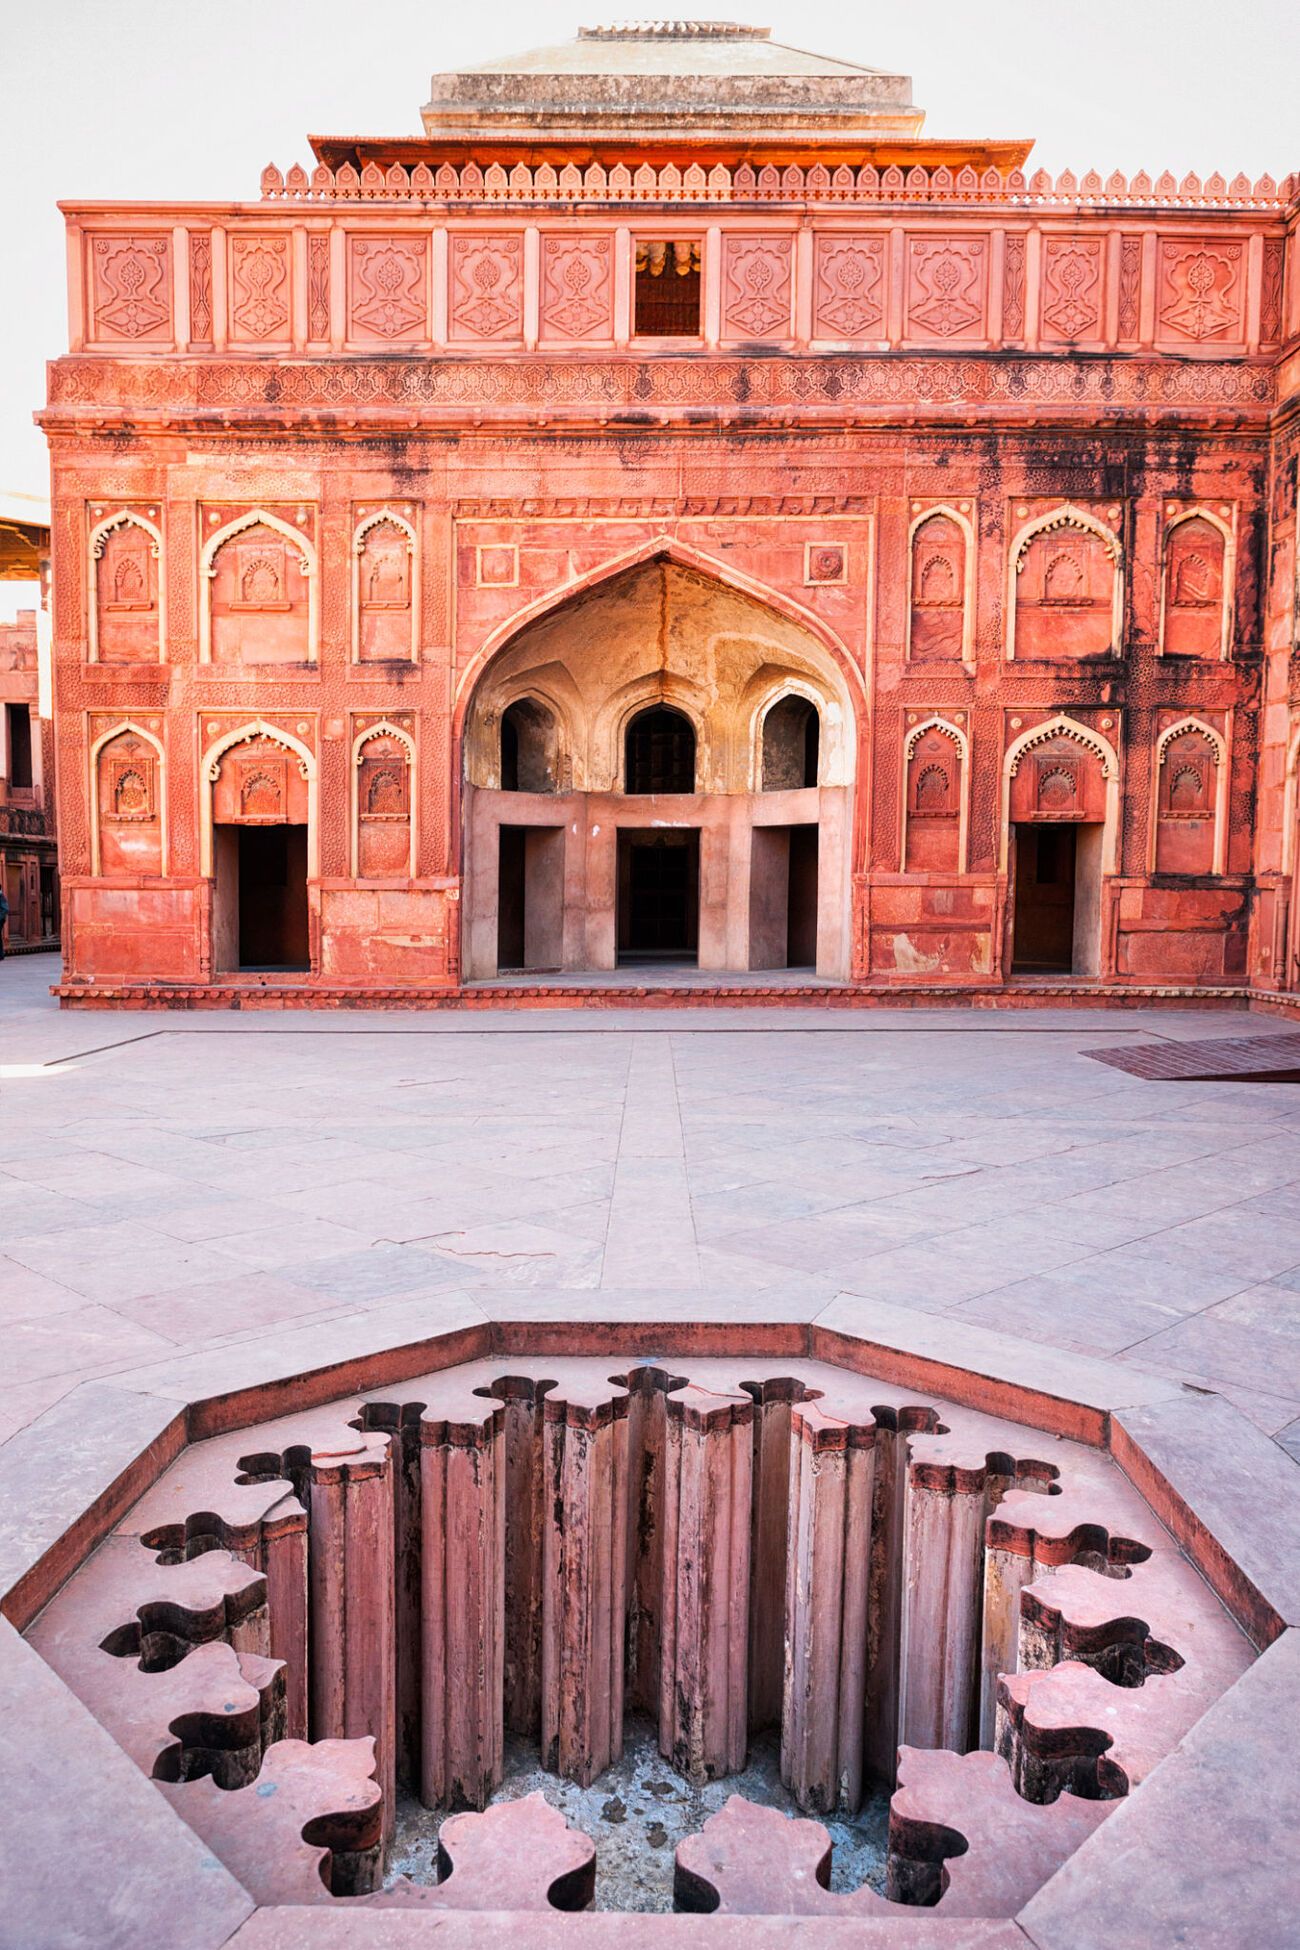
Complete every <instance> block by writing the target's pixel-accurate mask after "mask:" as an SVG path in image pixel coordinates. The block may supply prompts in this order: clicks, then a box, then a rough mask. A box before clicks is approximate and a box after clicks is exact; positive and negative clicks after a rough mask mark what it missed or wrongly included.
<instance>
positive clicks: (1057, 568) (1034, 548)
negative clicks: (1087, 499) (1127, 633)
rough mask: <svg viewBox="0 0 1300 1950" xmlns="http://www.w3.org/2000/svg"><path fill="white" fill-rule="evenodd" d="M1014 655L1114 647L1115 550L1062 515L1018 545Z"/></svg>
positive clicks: (1076, 653) (1096, 653)
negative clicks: (1019, 547) (1020, 545)
mask: <svg viewBox="0 0 1300 1950" xmlns="http://www.w3.org/2000/svg"><path fill="white" fill-rule="evenodd" d="M1015 571H1016V573H1015V585H1016V586H1015V604H1016V634H1015V654H1016V656H1017V657H1018V658H1029V657H1051V658H1066V657H1104V656H1107V655H1109V654H1111V653H1112V652H1113V651H1114V648H1115V646H1114V643H1113V634H1114V599H1115V577H1116V575H1117V573H1118V567H1117V564H1116V562H1115V559H1114V552H1113V550H1112V548H1111V546H1110V544H1109V543H1107V542H1106V541H1105V540H1104V539H1103V537H1101V536H1100V535H1097V534H1095V533H1094V532H1093V531H1092V530H1091V529H1090V528H1087V527H1084V526H1083V525H1082V524H1080V523H1078V522H1077V521H1075V520H1073V519H1071V518H1069V517H1066V516H1063V517H1061V518H1060V519H1059V520H1056V521H1053V522H1052V523H1051V524H1050V525H1049V526H1048V527H1046V528H1040V529H1039V530H1038V532H1037V533H1036V534H1035V535H1034V536H1032V537H1031V539H1030V540H1029V541H1028V542H1027V543H1026V544H1025V546H1024V547H1023V548H1022V549H1021V551H1020V554H1019V556H1018V557H1017V560H1016V564H1015Z"/></svg>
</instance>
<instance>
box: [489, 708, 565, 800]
mask: <svg viewBox="0 0 1300 1950" xmlns="http://www.w3.org/2000/svg"><path fill="white" fill-rule="evenodd" d="M557 756H558V754H557V748H556V732H555V720H554V718H553V717H552V716H551V714H550V712H549V711H548V710H547V709H546V707H545V705H542V704H538V703H537V702H536V701H535V700H534V699H533V698H531V697H522V698H520V699H519V700H518V701H517V702H516V703H514V704H512V705H510V706H509V707H508V709H507V710H505V711H504V712H503V713H502V716H501V790H502V791H503V792H554V791H555V790H556V787H557V777H556V774H557Z"/></svg>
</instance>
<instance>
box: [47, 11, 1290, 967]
mask: <svg viewBox="0 0 1300 1950" xmlns="http://www.w3.org/2000/svg"><path fill="white" fill-rule="evenodd" d="M921 122H922V117H921V113H920V111H919V110H917V109H915V108H914V107H913V106H912V103H911V97H910V84H909V83H908V81H907V79H906V78H905V77H903V76H898V75H888V74H881V73H876V72H874V71H872V70H869V69H865V68H861V67H857V66H855V65H853V64H851V63H848V62H844V61H840V60H832V59H821V58H818V57H813V56H809V55H806V54H802V53H798V52H795V51H792V50H790V49H787V48H783V47H780V46H777V45H774V44H773V43H772V42H771V41H770V40H769V39H768V37H767V35H766V33H765V31H763V30H758V29H751V28H738V27H729V26H722V27H711V26H701V25H699V24H694V25H690V24H688V25H686V26H683V25H682V24H680V23H678V24H674V25H665V26H650V27H641V28H635V29H630V30H617V31H615V30H604V29H600V30H592V31H589V32H584V34H583V35H582V36H581V37H580V38H579V39H578V41H577V42H575V43H573V44H571V45H568V46H564V47H560V48H553V49H547V50H544V51H542V52H540V53H535V54H530V55H526V56H522V57H520V58H519V59H517V60H514V61H507V62H501V63H494V64H491V65H489V66H487V67H485V68H481V69H476V70H473V71H470V72H466V73H462V74H455V75H440V76H436V77H435V78H434V84H433V90H432V99H431V101H430V103H429V105H428V107H427V108H426V109H425V111H424V134H423V135H422V136H420V137H418V138H406V137H403V138H396V139H378V138H376V139H373V140H362V139H359V138H351V137H349V138H330V137H315V138H313V140H312V147H313V150H314V153H315V163H314V166H313V167H312V168H309V169H304V168H301V167H294V168H292V169H291V170H289V171H288V173H287V174H285V175H282V174H281V172H280V170H278V169H276V168H268V169H267V170H266V172H265V173H264V176H263V179H262V185H261V189H262V195H261V200H260V201H259V202H256V203H248V204H229V203H221V204H206V205H205V204H184V205H180V204H172V203H164V202H159V203H157V204H150V205H139V204H137V205H131V206H127V207H123V206H106V205H103V204H89V203H75V204H68V205H65V206H64V208H65V212H66V216H67V224H68V247H69V248H68V263H69V267H70V309H69V331H70V350H69V352H68V353H67V355H66V356H64V357H62V358H59V359H57V360H56V361H55V362H54V363H53V365H52V366H51V368H50V397H49V404H48V407H47V408H46V410H45V412H44V413H43V415H42V421H43V424H44V426H45V428H46V430H47V432H48V435H49V439H50V446H51V453H52V462H53V488H54V509H53V521H54V564H55V575H54V664H55V672H54V676H55V702H56V717H57V724H58V745H59V752H58V791H59V819H60V831H61V838H62V848H63V873H64V878H63V910H64V913H63V918H64V931H63V940H64V949H65V955H66V979H65V983H64V986H63V989H62V994H63V996H64V998H65V1000H80V1001H87V1000H100V999H108V1000H111V999H117V998H130V997H133V996H137V995H140V994H142V993H143V992H144V990H146V989H148V990H149V991H151V992H157V993H160V994H165V995H166V996H167V997H168V998H170V999H174V1000H178V1001H184V1000H191V1001H202V1000H213V1001H216V1000H222V999H230V998H232V997H234V996H238V995H247V993H248V991H249V990H254V991H256V990H259V989H260V990H264V991H268V992H273V993H274V994H275V995H277V996H280V997H283V998H285V999H289V1000H299V999H306V1000H313V1001H322V1002H324V1001H328V1000H332V999H343V998H346V997H348V996H355V995H359V996H362V997H371V998H376V999H377V998H378V997H380V996H381V995H382V996H384V997H389V998H391V997H397V998H398V999H408V998H410V999H420V998H424V997H434V996H436V995H438V994H439V993H440V992H441V993H445V992H447V991H448V990H450V989H453V988H455V987H456V986H458V985H462V984H471V983H473V982H476V981H479V980H482V979H484V978H490V977H493V976H495V975H497V973H498V971H499V970H502V969H510V970H529V971H533V979H534V980H538V981H540V980H542V979H543V977H542V975H541V971H550V970H564V971H582V970H593V971H609V970H614V969H616V968H622V969H623V970H624V971H625V972H626V975H627V979H628V980H629V981H637V980H641V979H643V978H644V969H645V966H646V965H647V964H654V963H655V962H656V961H657V962H660V963H664V964H667V965H669V966H671V965H673V964H677V963H681V962H694V963H697V965H698V967H699V968H700V969H701V970H708V971H717V972H718V979H719V983H720V985H725V983H726V980H727V977H726V974H725V971H749V970H755V969H772V970H780V969H786V968H793V967H803V968H813V967H815V969H816V971H817V973H818V974H819V975H820V976H822V977H824V978H831V979H833V980H834V981H835V982H837V983H839V984H852V985H855V986H856V987H857V988H859V989H860V990H861V992H862V993H863V994H864V995H870V994H902V993H905V992H909V991H910V992H912V993H914V994H915V993H935V992H936V991H938V992H970V991H977V990H983V991H989V992H993V993H999V992H1003V991H1007V990H1012V989H1015V990H1023V989H1025V988H1026V987H1028V988H1029V989H1031V990H1032V989H1034V988H1036V987H1040V986H1042V985H1043V981H1044V979H1045V978H1050V986H1051V988H1052V991H1053V992H1057V993H1059V992H1062V991H1068V990H1070V989H1071V988H1072V987H1073V988H1079V989H1083V990H1087V991H1089V992H1103V993H1113V992H1115V991H1132V990H1134V989H1138V988H1141V989H1144V990H1147V991H1149V990H1150V989H1152V988H1153V987H1154V988H1156V989H1159V990H1165V991H1171V992H1186V991H1187V990H1188V989H1192V990H1195V991H1198V992H1201V993H1204V994H1206V995H1209V994H1211V993H1216V992H1217V993H1218V994H1223V993H1225V992H1228V993H1232V994H1241V993H1244V992H1246V991H1247V990H1255V991H1257V992H1261V993H1262V992H1266V991H1267V992H1275V991H1285V990H1295V989H1296V988H1297V987H1300V920H1298V919H1297V913H1296V908H1297V902H1296V900H1295V899H1294V898H1293V892H1292V889H1293V885H1294V874H1295V866H1296V860H1297V854H1298V853H1300V832H1298V824H1300V809H1298V804H1297V793H1298V786H1297V773H1298V771H1300V764H1298V760H1300V658H1297V656H1296V654H1295V653H1294V651H1293V644H1294V641H1295V629H1296V625H1295V599H1294V598H1295V576H1296V549H1295V530H1296V478H1297V444H1298V442H1297V432H1296V408H1297V400H1298V397H1300V361H1298V359H1297V351H1298V349H1300V344H1298V336H1297V334H1298V330H1300V273H1297V270H1296V268H1295V258H1294V253H1293V251H1291V250H1290V249H1289V240H1290V239H1291V238H1292V237H1293V235H1294V232H1295V228H1296V222H1297V215H1298V214H1300V208H1298V204H1297V183H1296V180H1295V179H1294V178H1289V179H1288V180H1287V181H1286V182H1285V183H1284V184H1281V185H1278V184H1276V183H1274V182H1273V181H1272V180H1269V179H1265V180H1263V181H1261V182H1257V183H1251V182H1249V181H1247V180H1246V179H1245V178H1242V177H1238V178H1236V179H1234V180H1233V181H1232V182H1225V181H1224V180H1223V179H1222V178H1221V177H1217V176H1215V177H1211V178H1210V179H1209V180H1208V181H1206V182H1201V181H1199V180H1197V179H1196V178H1190V177H1189V178H1187V179H1186V180H1184V181H1183V182H1181V183H1178V182H1175V181H1174V180H1173V178H1172V177H1169V176H1162V177H1160V178H1159V179H1158V180H1156V181H1151V180H1149V179H1147V178H1146V177H1144V176H1139V177H1137V178H1135V179H1134V180H1133V181H1127V180H1125V179H1124V178H1122V177H1119V176H1112V177H1110V178H1108V179H1106V180H1103V179H1102V178H1101V177H1100V176H1097V175H1092V174H1090V175H1088V176H1085V177H1084V178H1083V179H1082V180H1079V181H1076V179H1075V178H1074V177H1073V176H1070V175H1066V176H1064V177H1062V178H1060V179H1059V180H1057V181H1052V180H1050V179H1049V178H1048V177H1047V176H1046V175H1044V174H1043V173H1041V172H1040V173H1037V174H1035V173H1033V172H1032V170H1031V169H1030V166H1029V162H1028V150H1029V146H1030V145H1029V144H1028V143H1025V142H1016V141H970V142H966V141H932V140H929V139H927V138H926V137H925V136H924V135H923V134H922V133H921ZM605 980H606V982H608V980H609V977H608V975H606V977H605ZM774 980H775V981H776V982H777V984H778V985H779V983H780V981H781V978H780V977H779V976H777V977H775V978H774ZM262 999H270V994H269V993H268V994H267V995H265V996H263V998H262Z"/></svg>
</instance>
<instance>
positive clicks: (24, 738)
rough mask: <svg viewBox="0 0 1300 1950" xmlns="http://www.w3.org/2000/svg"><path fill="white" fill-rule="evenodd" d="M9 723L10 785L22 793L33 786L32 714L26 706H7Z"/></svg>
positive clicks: (6, 712)
mask: <svg viewBox="0 0 1300 1950" xmlns="http://www.w3.org/2000/svg"><path fill="white" fill-rule="evenodd" d="M5 717H6V718H7V719H8V721H9V783H10V785H11V786H16V787H17V788H18V789H19V790H20V791H29V790H30V789H31V785H32V714H31V712H30V711H29V710H28V708H27V706H26V705H25V704H6V706H5Z"/></svg>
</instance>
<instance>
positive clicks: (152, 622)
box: [86, 508, 166, 664]
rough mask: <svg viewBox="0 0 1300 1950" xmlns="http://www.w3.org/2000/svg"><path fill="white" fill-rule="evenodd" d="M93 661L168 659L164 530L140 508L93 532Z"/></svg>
mask: <svg viewBox="0 0 1300 1950" xmlns="http://www.w3.org/2000/svg"><path fill="white" fill-rule="evenodd" d="M86 584H87V589H88V592H89V603H88V615H87V619H86V620H87V632H86V636H87V657H88V660H89V662H91V663H92V664H96V663H105V664H160V663H162V662H164V661H165V657H166V647H165V623H164V616H165V596H166V589H165V583H164V565H163V545H162V531H161V529H159V528H158V527H157V526H156V525H155V524H154V523H153V522H152V521H150V520H149V518H148V516H146V515H142V514H140V513H139V512H138V511H137V510H136V509H134V508H119V509H117V510H116V512H115V513H113V514H111V515H105V517H104V519H103V520H102V521H99V522H96V524H95V526H94V527H93V528H92V529H91V531H90V549H89V556H88V574H87V578H86Z"/></svg>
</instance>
